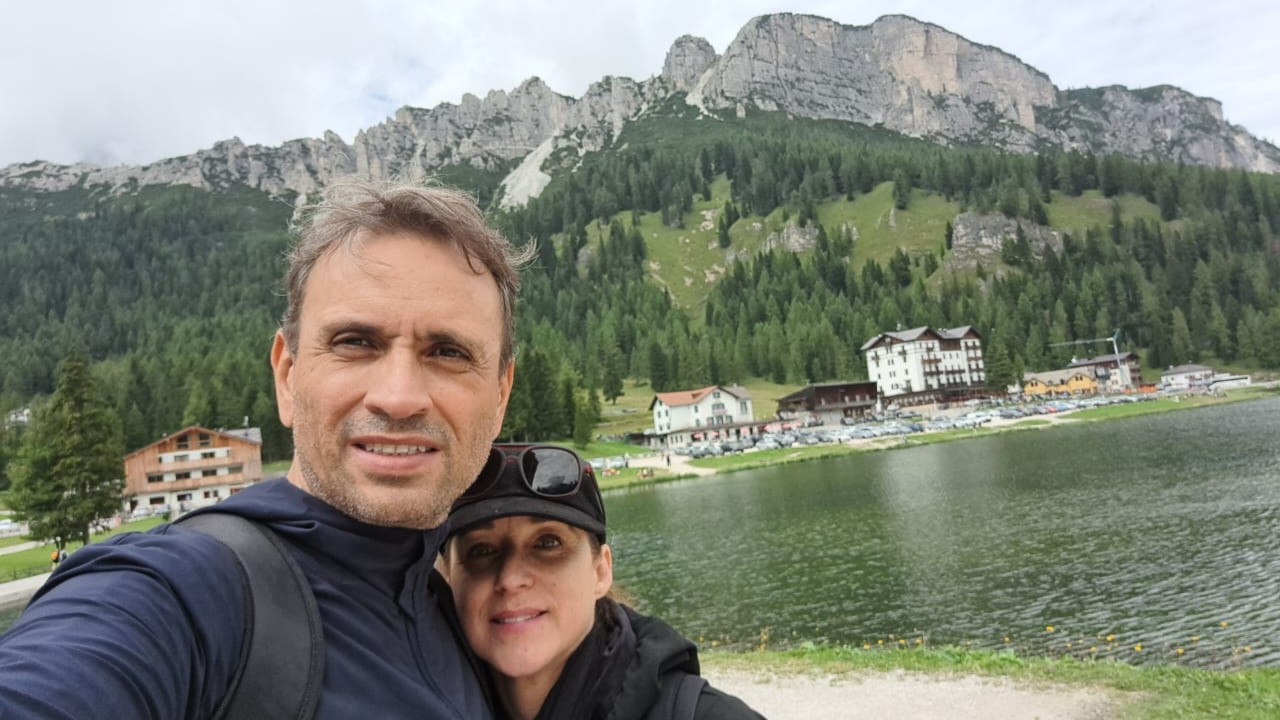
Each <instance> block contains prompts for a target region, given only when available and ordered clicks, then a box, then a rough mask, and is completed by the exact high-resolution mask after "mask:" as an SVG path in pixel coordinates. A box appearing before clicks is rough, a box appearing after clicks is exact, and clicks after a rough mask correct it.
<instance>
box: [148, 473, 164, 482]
mask: <svg viewBox="0 0 1280 720" xmlns="http://www.w3.org/2000/svg"><path fill="white" fill-rule="evenodd" d="M147 482H149V483H158V482H164V475H147Z"/></svg>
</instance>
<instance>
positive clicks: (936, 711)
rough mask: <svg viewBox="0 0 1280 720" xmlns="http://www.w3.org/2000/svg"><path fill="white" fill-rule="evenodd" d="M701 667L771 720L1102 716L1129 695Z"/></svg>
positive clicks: (892, 675) (979, 680) (998, 681)
mask: <svg viewBox="0 0 1280 720" xmlns="http://www.w3.org/2000/svg"><path fill="white" fill-rule="evenodd" d="M703 674H704V675H705V676H706V678H707V680H708V681H710V682H711V684H712V685H714V686H715V687H717V688H720V689H722V690H724V691H726V692H729V693H731V694H733V695H736V696H738V697H740V698H742V700H743V701H744V702H746V703H747V704H748V705H750V706H751V707H752V708H754V709H755V710H756V711H758V712H759V713H760V714H762V715H764V716H765V717H766V718H769V720H857V719H859V718H866V719H867V720H871V719H872V718H875V719H876V720H885V719H891V718H902V719H903V720H907V719H910V720H988V719H994V718H999V720H1104V719H1105V718H1111V717H1116V716H1117V715H1119V712H1120V707H1121V706H1122V705H1123V704H1124V702H1125V700H1126V698H1125V697H1124V694H1122V693H1116V692H1112V691H1106V690H1098V689H1089V688H1079V687H1067V686H1061V685H1048V684H1039V683H1036V684H1031V683H1018V682H1014V681H1011V680H1007V679H1004V678H989V677H978V676H972V675H966V676H933V675H918V674H912V673H907V672H902V671H894V672H885V673H876V672H869V673H858V674H855V675H839V676H836V675H803V674H795V675H793V674H775V673H769V672H764V671H761V672H756V671H749V670H739V669H731V668H717V667H714V666H713V667H710V668H708V669H705V670H704V671H703Z"/></svg>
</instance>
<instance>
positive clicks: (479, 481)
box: [461, 448, 507, 500]
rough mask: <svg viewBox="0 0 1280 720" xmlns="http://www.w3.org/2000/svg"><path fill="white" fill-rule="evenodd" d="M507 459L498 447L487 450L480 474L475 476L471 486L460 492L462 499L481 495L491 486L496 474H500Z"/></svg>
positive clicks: (495, 479)
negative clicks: (487, 454) (487, 455)
mask: <svg viewBox="0 0 1280 720" xmlns="http://www.w3.org/2000/svg"><path fill="white" fill-rule="evenodd" d="M506 461H507V457H506V456H505V455H503V454H502V451H501V450H499V449H498V448H493V449H492V450H490V451H489V459H488V460H487V461H486V462H485V464H484V467H483V468H482V469H481V470H480V475H479V476H477V477H476V481H475V482H473V483H471V487H469V488H467V491H466V492H464V493H462V498H461V499H462V500H474V499H475V498H478V497H481V496H483V495H484V494H485V493H487V492H489V490H490V489H491V488H492V487H493V484H494V483H495V482H496V481H497V479H498V476H499V475H501V474H502V466H503V464H504V463H505V462H506Z"/></svg>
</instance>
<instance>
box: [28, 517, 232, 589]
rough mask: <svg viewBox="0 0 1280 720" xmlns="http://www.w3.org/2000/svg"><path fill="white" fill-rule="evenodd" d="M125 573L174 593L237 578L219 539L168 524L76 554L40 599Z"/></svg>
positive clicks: (130, 534) (113, 539)
mask: <svg viewBox="0 0 1280 720" xmlns="http://www.w3.org/2000/svg"><path fill="white" fill-rule="evenodd" d="M125 573H140V574H142V575H144V576H147V577H150V578H152V579H154V580H155V581H158V582H161V583H164V584H165V585H169V586H171V587H173V588H175V589H177V588H179V587H184V586H190V585H201V584H206V583H211V582H217V581H219V580H227V579H232V580H234V579H236V578H238V577H239V570H238V569H237V563H236V559H235V556H234V555H233V554H232V552H231V550H230V549H229V548H227V547H226V546H225V545H223V544H222V543H220V542H218V540H217V539H215V538H213V537H211V536H209V535H205V534H203V533H199V532H195V531H194V530H191V529H188V528H184V527H182V526H181V524H173V523H166V524H164V525H161V526H159V527H156V528H153V529H151V530H149V531H147V532H126V533H121V534H119V535H116V536H114V537H111V538H108V539H107V540H104V541H102V542H98V543H93V544H92V545H86V546H85V547H83V548H81V549H79V550H77V551H76V552H74V553H72V554H71V555H70V556H68V558H67V560H66V561H64V562H63V563H62V564H61V565H59V566H58V570H57V571H56V572H55V573H54V574H53V575H52V576H51V577H50V578H49V581H48V582H47V583H46V584H45V586H44V587H42V588H41V589H40V593H39V595H43V594H47V593H48V592H51V591H53V590H55V589H56V588H57V587H58V586H59V585H61V584H63V583H67V582H72V581H75V580H77V578H81V579H83V578H86V577H88V576H94V577H95V579H101V576H112V575H121V574H125ZM39 595H37V597H39Z"/></svg>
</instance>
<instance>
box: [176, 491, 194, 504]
mask: <svg viewBox="0 0 1280 720" xmlns="http://www.w3.org/2000/svg"><path fill="white" fill-rule="evenodd" d="M190 500H191V493H178V502H188V501H190Z"/></svg>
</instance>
